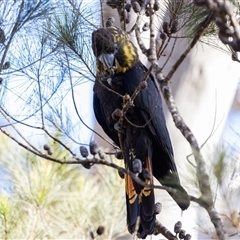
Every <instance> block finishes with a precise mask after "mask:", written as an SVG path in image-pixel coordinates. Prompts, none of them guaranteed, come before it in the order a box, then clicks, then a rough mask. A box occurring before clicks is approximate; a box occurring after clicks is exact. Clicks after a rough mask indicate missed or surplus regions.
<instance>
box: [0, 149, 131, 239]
mask: <svg viewBox="0 0 240 240" xmlns="http://www.w3.org/2000/svg"><path fill="white" fill-rule="evenodd" d="M13 149H14V151H13ZM56 151H57V150H56V148H55V149H54V154H60V155H62V154H66V153H64V151H62V150H58V152H56ZM0 168H1V169H4V170H6V171H7V176H8V179H7V180H6V181H7V182H6V183H5V184H9V185H10V186H11V191H10V192H9V193H6V192H5V193H4V192H3V191H2V193H1V195H0V239H35V238H40V239H43V238H48V239H90V231H93V232H95V231H96V230H97V228H98V226H100V225H101V226H104V228H105V231H104V234H103V235H102V236H101V237H102V239H110V238H111V239H114V238H115V237H117V236H118V235H122V234H124V233H125V231H126V227H125V205H124V204H125V198H124V194H125V193H124V181H123V180H122V179H120V178H119V176H118V174H117V172H116V171H114V170H113V169H111V168H107V167H105V166H100V165H98V166H94V167H92V169H91V170H90V171H89V170H86V169H84V168H83V167H82V166H80V165H79V166H76V165H60V164H57V163H53V162H50V161H47V160H43V159H41V158H38V157H36V156H33V155H32V154H26V152H25V151H23V150H21V151H20V152H17V149H15V148H14V147H13V146H12V144H11V146H10V145H7V144H3V145H1V157H0ZM95 235H96V233H95Z"/></svg>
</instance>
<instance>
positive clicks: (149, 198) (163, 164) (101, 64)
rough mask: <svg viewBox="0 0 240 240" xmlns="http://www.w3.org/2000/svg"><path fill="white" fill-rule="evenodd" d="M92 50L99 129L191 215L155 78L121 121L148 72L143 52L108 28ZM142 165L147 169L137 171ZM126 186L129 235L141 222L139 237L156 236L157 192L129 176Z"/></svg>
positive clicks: (145, 177)
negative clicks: (141, 53) (139, 53)
mask: <svg viewBox="0 0 240 240" xmlns="http://www.w3.org/2000/svg"><path fill="white" fill-rule="evenodd" d="M92 49H93V53H94V55H95V56H96V61H97V74H96V81H95V84H94V99H93V106H94V112H95V116H96V119H97V121H98V123H99V124H100V125H101V127H102V128H103V130H104V131H105V133H106V134H107V135H108V136H109V137H110V138H111V139H112V140H113V141H114V143H115V144H116V145H118V146H119V147H120V148H121V150H122V153H123V158H124V162H125V167H126V169H128V170H130V171H132V172H134V171H137V172H138V177H139V178H140V179H142V180H143V181H145V182H147V183H153V176H154V177H155V178H156V179H157V180H158V181H159V182H160V183H161V184H162V185H163V186H167V187H171V188H173V189H177V190H179V192H178V193H173V192H169V194H170V195H171V196H172V198H173V199H174V200H175V202H176V203H177V204H178V205H179V207H180V208H181V209H182V210H185V209H187V208H188V206H189V204H190V201H189V196H188V194H187V192H186V191H185V190H184V188H183V187H182V186H181V184H180V180H179V177H178V172H177V168H176V165H175V162H174V156H173V149H172V144H171V140H170V137H169V133H168V130H167V127H166V121H165V117H164V113H163V108H162V100H161V96H160V93H159V90H158V87H157V86H156V83H155V81H154V78H153V76H152V75H151V74H150V75H149V76H148V78H147V80H146V83H147V84H146V85H145V86H144V87H142V89H141V91H140V92H139V93H138V94H137V96H136V98H135V99H134V100H133V101H132V103H131V101H129V107H127V111H126V113H125V114H123V116H121V114H122V108H123V106H124V103H126V98H129V97H131V96H132V94H133V93H134V91H135V89H136V88H137V87H138V86H139V84H140V83H141V82H142V79H143V78H144V76H145V75H146V72H147V68H146V67H145V66H144V65H143V64H142V63H141V62H140V61H139V57H138V53H137V48H136V47H135V46H134V45H133V43H132V42H131V41H130V39H129V37H128V35H127V34H126V33H125V32H124V31H122V30H121V29H119V28H117V27H106V28H100V29H98V30H96V31H94V32H93V33H92ZM116 109H117V110H116ZM116 112H118V114H116ZM118 117H120V118H121V119H122V120H121V121H119V119H118ZM119 133H120V134H119ZM119 136H120V138H119ZM139 161H140V163H141V164H140V165H141V166H139V167H138V168H139V169H138V170H136V166H138V165H139ZM141 168H142V170H141ZM125 183H126V205H127V225H128V230H129V232H130V233H133V232H134V231H135V229H136V221H137V218H138V216H139V217H140V223H139V225H138V226H137V227H138V236H139V237H140V238H145V237H146V236H147V235H151V234H152V233H153V232H154V226H155V220H156V213H155V199H154V190H153V189H151V188H148V187H143V186H141V185H140V184H138V183H136V182H135V181H134V180H133V179H132V178H131V177H130V176H129V175H126V174H125Z"/></svg>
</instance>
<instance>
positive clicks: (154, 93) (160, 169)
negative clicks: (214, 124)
mask: <svg viewBox="0 0 240 240" xmlns="http://www.w3.org/2000/svg"><path fill="white" fill-rule="evenodd" d="M146 72H147V69H146V67H145V66H144V65H143V64H142V63H141V62H138V63H137V64H135V65H134V67H133V68H131V69H130V70H128V71H127V72H126V73H125V74H124V80H123V81H124V85H125V89H126V91H127V92H128V93H129V94H130V95H131V94H132V93H133V92H134V91H135V89H136V87H137V86H138V85H139V83H140V82H141V80H142V79H143V76H144V75H145V74H146ZM129 79H131V81H129ZM134 105H135V107H134V109H135V112H136V113H137V115H138V116H139V117H141V118H142V119H143V121H144V122H145V123H148V124H147V126H146V128H148V130H149V133H148V136H151V140H152V144H153V153H152V168H153V175H154V177H156V178H157V179H158V180H159V181H160V183H161V184H162V185H165V186H168V187H172V188H176V189H178V190H180V191H181V192H182V194H173V193H170V192H169V193H170V195H171V196H172V197H173V198H174V200H175V201H176V202H177V204H178V205H179V206H180V208H181V209H182V210H185V209H187V208H188V206H189V203H190V202H189V196H188V194H187V193H186V191H185V190H184V189H183V187H182V186H181V185H180V180H179V177H178V173H177V168H176V164H175V162H174V157H173V149H172V144H171V140H170V137H169V133H168V130H167V126H166V121H165V117H164V113H163V108H162V100H161V96H160V93H159V91H158V88H157V86H156V84H155V81H154V78H153V76H152V75H150V76H149V77H148V79H147V88H146V89H143V90H141V91H140V92H139V94H138V95H137V97H136V99H135V100H134ZM139 150H140V149H139Z"/></svg>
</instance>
